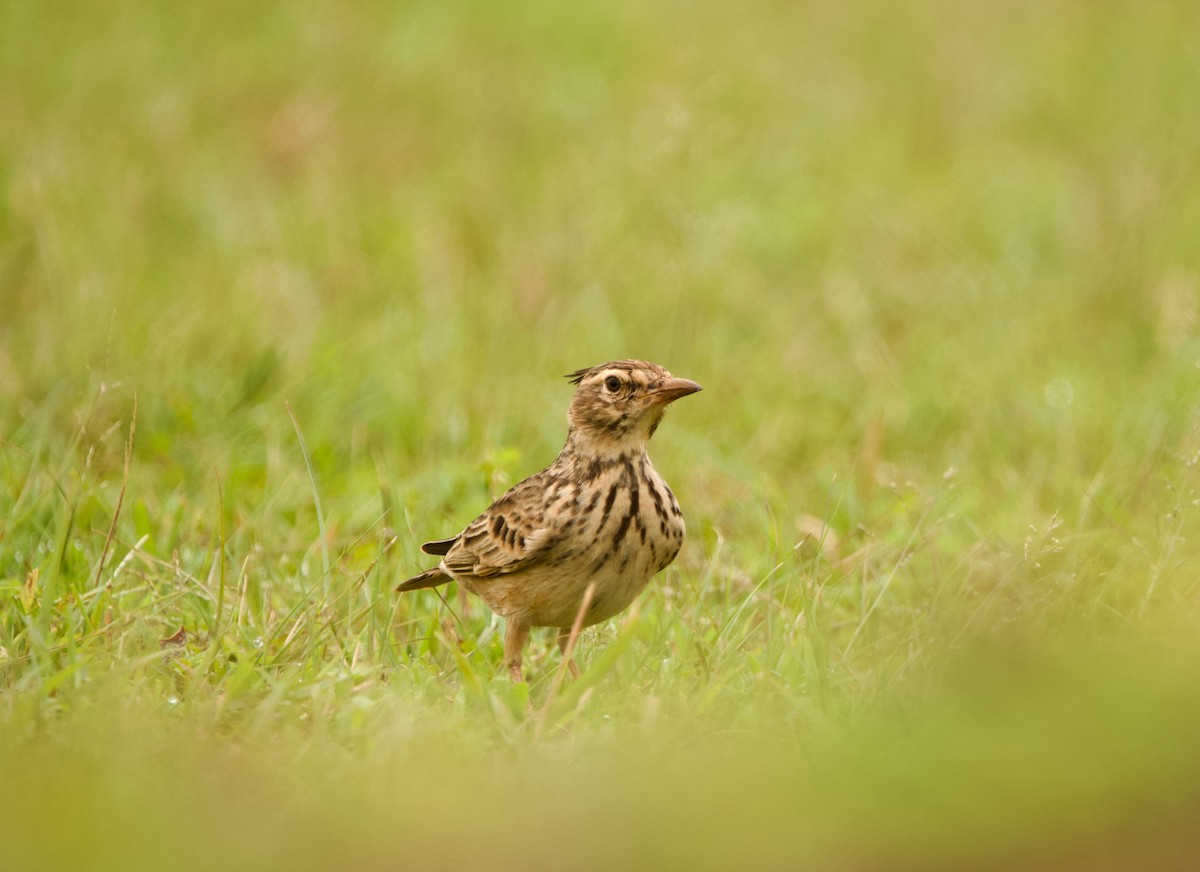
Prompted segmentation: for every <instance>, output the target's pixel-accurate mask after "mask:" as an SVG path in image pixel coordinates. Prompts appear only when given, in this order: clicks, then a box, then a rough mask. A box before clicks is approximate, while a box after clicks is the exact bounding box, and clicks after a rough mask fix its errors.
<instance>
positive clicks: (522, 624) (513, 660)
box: [504, 618, 529, 682]
mask: <svg viewBox="0 0 1200 872" xmlns="http://www.w3.org/2000/svg"><path fill="white" fill-rule="evenodd" d="M507 624H508V626H506V627H505V628H504V665H505V666H507V667H508V674H509V675H510V676H512V680H513V681H518V682H519V681H524V680H525V673H523V672H522V671H521V652H522V650H524V648H525V643H526V642H527V641H529V621H528V620H526V619H523V618H508V619H507Z"/></svg>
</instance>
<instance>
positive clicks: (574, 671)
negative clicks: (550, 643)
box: [558, 627, 579, 678]
mask: <svg viewBox="0 0 1200 872" xmlns="http://www.w3.org/2000/svg"><path fill="white" fill-rule="evenodd" d="M570 642H571V628H570V627H559V629H558V650H559V651H561V652H562V653H563V656H564V657H566V656H567V645H569V644H570ZM567 669H569V670H571V677H572V678H578V677H579V667H578V666H576V665H575V658H574V657H572V658H571V659H570V660H568V661H567Z"/></svg>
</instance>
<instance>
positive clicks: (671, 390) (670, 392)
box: [651, 378, 703, 403]
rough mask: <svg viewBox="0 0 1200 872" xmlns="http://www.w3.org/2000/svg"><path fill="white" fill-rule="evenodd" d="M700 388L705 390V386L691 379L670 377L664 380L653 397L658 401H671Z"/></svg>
mask: <svg viewBox="0 0 1200 872" xmlns="http://www.w3.org/2000/svg"><path fill="white" fill-rule="evenodd" d="M699 390H703V388H701V387H700V385H698V384H696V383H695V382H694V381H692V380H691V379H687V378H669V379H667V380H666V381H665V382H663V384H662V387H660V388H659V389H658V390H656V391H655V392H654V393H653V394H651V398H652V399H653V400H654V402H656V403H670V402H673V401H675V400H677V399H679V398H680V397H686V396H687V395H688V394H694V393H696V391H699Z"/></svg>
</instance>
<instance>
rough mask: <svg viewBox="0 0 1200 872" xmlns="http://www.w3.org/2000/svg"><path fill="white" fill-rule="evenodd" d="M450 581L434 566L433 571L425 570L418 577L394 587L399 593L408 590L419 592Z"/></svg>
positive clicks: (415, 576) (448, 577)
mask: <svg viewBox="0 0 1200 872" xmlns="http://www.w3.org/2000/svg"><path fill="white" fill-rule="evenodd" d="M448 581H450V576H448V575H446V573H444V572H442V571H441V570H440V569H438V568H437V567H436V566H435V567H434V568H433V569H427V570H425V571H424V572H422V573H421V574H420V575H414V576H413V577H412V578H410V579H409V580H408V581H406V582H404V583H403V584H400V585H398V586H397V587H396V590H398V591H400V593H404V592H405V591H409V590H421V589H422V588H426V587H437V586H438V585H439V584H445V583H446V582H448Z"/></svg>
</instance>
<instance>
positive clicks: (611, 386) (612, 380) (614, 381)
mask: <svg viewBox="0 0 1200 872" xmlns="http://www.w3.org/2000/svg"><path fill="white" fill-rule="evenodd" d="M604 387H606V388H607V389H608V392H609V393H612V394H615V393H616V392H617V391H619V390H620V389H621V380H620V379H619V378H617V377H616V376H615V375H610V376H609V377H608V378H606V379H605V380H604Z"/></svg>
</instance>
